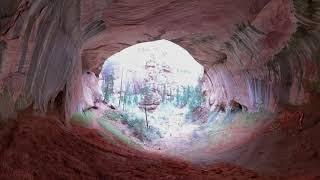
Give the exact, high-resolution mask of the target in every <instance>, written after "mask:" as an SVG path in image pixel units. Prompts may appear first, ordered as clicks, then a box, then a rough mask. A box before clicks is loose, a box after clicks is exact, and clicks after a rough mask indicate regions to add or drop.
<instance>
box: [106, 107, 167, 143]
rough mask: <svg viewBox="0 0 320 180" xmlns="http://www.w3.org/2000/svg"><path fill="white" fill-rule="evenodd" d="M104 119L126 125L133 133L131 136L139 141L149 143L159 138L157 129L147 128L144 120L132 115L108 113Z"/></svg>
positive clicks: (118, 112)
mask: <svg viewBox="0 0 320 180" xmlns="http://www.w3.org/2000/svg"><path fill="white" fill-rule="evenodd" d="M104 118H105V119H109V120H113V121H120V122H121V123H122V124H126V125H127V126H128V127H129V129H131V130H132V131H133V135H134V136H135V137H137V138H138V139H139V140H141V141H151V140H152V139H155V138H159V137H160V136H161V134H160V132H159V129H157V128H155V127H152V126H149V127H148V128H147V125H146V122H145V119H144V118H142V117H138V116H137V115H135V114H133V113H128V112H121V111H108V112H106V113H105V114H104Z"/></svg>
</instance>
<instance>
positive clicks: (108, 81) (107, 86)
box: [103, 73, 115, 101]
mask: <svg viewBox="0 0 320 180" xmlns="http://www.w3.org/2000/svg"><path fill="white" fill-rule="evenodd" d="M114 80H115V78H114V76H113V74H112V73H111V74H109V75H107V76H106V78H105V79H104V87H103V97H104V100H105V101H110V99H111V97H112V95H113V86H114Z"/></svg>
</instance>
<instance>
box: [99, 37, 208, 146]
mask: <svg viewBox="0 0 320 180" xmlns="http://www.w3.org/2000/svg"><path fill="white" fill-rule="evenodd" d="M203 73H204V68H203V67H202V66H201V65H200V64H199V63H198V62H197V61H196V60H195V59H194V58H193V57H192V56H191V55H190V54H189V53H188V52H187V51H186V50H185V49H183V48H182V47H180V46H178V45H176V44H174V43H172V42H170V41H167V40H158V41H152V42H145V43H140V44H136V45H133V46H131V47H128V48H126V49H124V50H122V51H120V52H119V53H116V54H114V55H113V56H111V57H109V58H108V59H107V60H106V61H105V63H104V65H103V67H102V70H101V73H100V75H99V86H100V89H101V92H102V96H103V98H102V99H103V101H104V102H105V103H107V104H108V107H109V108H108V109H106V110H102V111H104V112H103V117H105V119H107V120H110V119H112V120H114V121H113V122H112V121H111V122H112V124H113V125H114V126H116V127H117V128H118V129H121V130H122V133H124V134H125V135H129V136H131V137H134V138H136V139H137V140H139V141H141V142H143V143H144V144H148V145H151V146H154V145H155V144H156V145H157V146H163V144H164V143H165V142H168V141H172V140H173V139H177V138H186V137H187V136H188V134H189V135H190V133H193V131H195V129H197V128H199V124H196V123H195V122H196V121H198V120H195V119H194V118H193V115H192V114H193V113H194V112H195V111H196V110H197V109H199V108H200V107H202V106H204V105H205V97H204V93H203V90H202V86H203ZM110 107H111V110H110ZM102 109H103V108H102ZM119 121H120V122H121V123H119ZM109 122H110V121H109ZM146 142H147V143H146Z"/></svg>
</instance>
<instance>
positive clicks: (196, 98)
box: [174, 85, 204, 110]
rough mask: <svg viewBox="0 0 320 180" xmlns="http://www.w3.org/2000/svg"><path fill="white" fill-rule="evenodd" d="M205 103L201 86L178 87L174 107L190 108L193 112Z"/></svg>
mask: <svg viewBox="0 0 320 180" xmlns="http://www.w3.org/2000/svg"><path fill="white" fill-rule="evenodd" d="M203 102H204V97H203V96H202V89H201V86H200V85H198V86H196V87H193V86H187V87H183V86H182V87H178V88H177V90H176V95H175V97H174V105H175V106H177V107H179V108H183V107H185V106H188V108H189V109H190V110H193V109H195V108H197V107H199V106H201V104H202V103H203Z"/></svg>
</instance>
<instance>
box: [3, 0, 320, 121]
mask: <svg viewBox="0 0 320 180" xmlns="http://www.w3.org/2000/svg"><path fill="white" fill-rule="evenodd" d="M317 6H318V4H317V3H316V2H313V1H307V0H297V1H291V0H245V1H244V0H232V1H231V0H227V1H226V0H203V1H196V0H192V1H182V0H166V1H158V0H152V1H150V0H131V1H124V0H120V1H105V0H95V1H91V0H82V1H59V0H53V1H48V0H38V1H37V0H5V1H2V2H1V9H0V27H1V36H0V87H1V88H0V89H1V95H0V99H1V101H0V102H6V103H0V106H1V108H0V109H1V110H0V114H1V116H2V117H7V116H9V115H10V114H11V113H12V112H15V111H16V110H17V109H23V108H25V107H27V106H29V105H30V104H32V103H33V106H34V108H35V109H37V110H41V111H45V110H48V109H50V107H52V108H53V109H54V108H55V107H54V105H55V104H56V103H54V102H55V99H56V97H57V95H58V94H59V92H63V93H62V94H63V96H64V99H65V101H64V102H65V103H64V106H65V107H64V108H63V109H64V111H65V114H66V116H67V117H68V116H69V115H70V114H71V113H72V112H74V111H77V110H78V109H79V107H77V106H78V104H79V99H80V96H81V95H82V88H81V84H82V83H81V74H82V71H83V70H92V71H94V72H96V73H98V72H99V71H100V67H101V66H102V63H103V61H104V59H106V58H108V57H109V56H110V55H112V54H113V53H115V52H118V51H120V50H121V49H123V48H125V47H128V46H130V45H134V44H136V43H139V42H144V41H152V40H158V39H167V40H170V41H172V42H174V43H176V44H178V45H180V46H182V47H184V48H185V49H187V50H188V51H189V52H190V53H191V54H192V55H193V57H194V58H195V59H196V60H197V61H198V62H199V63H201V64H202V65H203V66H204V67H205V76H206V80H205V82H206V83H205V86H206V89H207V94H208V99H207V100H208V102H210V103H208V104H211V105H213V106H214V105H215V104H217V103H221V102H227V101H229V100H231V99H235V100H237V101H238V102H240V103H241V104H244V105H246V106H247V107H248V108H249V109H250V110H257V109H260V108H264V109H268V110H275V109H276V107H277V105H279V104H293V105H296V104H303V103H306V102H308V98H309V96H310V94H311V95H312V93H313V92H314V91H315V90H317V87H318V85H317V83H318V80H319V75H318V69H319V67H318V57H317V56H316V54H317V52H318V51H319V47H318V46H319V45H318V43H317V41H318V39H319V38H320V37H319V32H318V26H319V25H318V24H319V19H318V15H317V13H318V12H317V8H316V7H317Z"/></svg>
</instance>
